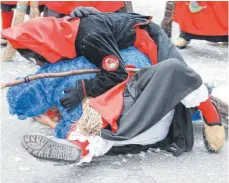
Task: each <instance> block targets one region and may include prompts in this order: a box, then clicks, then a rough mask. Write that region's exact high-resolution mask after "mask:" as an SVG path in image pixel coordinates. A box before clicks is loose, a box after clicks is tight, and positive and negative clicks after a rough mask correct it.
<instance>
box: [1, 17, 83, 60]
mask: <svg viewBox="0 0 229 183" xmlns="http://www.w3.org/2000/svg"><path fill="white" fill-rule="evenodd" d="M69 18H70V17H64V18H59V19H57V18H54V17H39V18H34V19H31V20H28V21H26V22H24V23H20V24H17V25H15V26H13V27H10V28H7V29H4V30H3V31H2V37H4V38H6V39H7V40H8V41H9V42H10V44H11V45H12V46H13V47H14V48H16V49H17V48H18V49H29V50H32V51H34V52H36V53H38V54H40V55H41V56H43V57H44V58H45V59H46V60H47V61H49V62H50V63H55V62H57V61H58V60H60V59H61V58H69V59H73V58H75V57H76V50H75V39H76V36H77V34H78V28H79V24H80V19H79V18H75V19H72V20H70V21H69V20H68V19H69Z"/></svg>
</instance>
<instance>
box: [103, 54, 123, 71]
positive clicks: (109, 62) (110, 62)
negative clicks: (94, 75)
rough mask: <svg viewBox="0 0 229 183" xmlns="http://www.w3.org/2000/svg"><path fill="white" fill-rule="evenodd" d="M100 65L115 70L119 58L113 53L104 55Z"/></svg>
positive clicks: (108, 69)
mask: <svg viewBox="0 0 229 183" xmlns="http://www.w3.org/2000/svg"><path fill="white" fill-rule="evenodd" d="M102 66H103V69H105V70H107V71H116V70H117V68H118V66H119V60H118V58H117V57H115V56H113V55H109V56H106V57H104V59H103V61H102Z"/></svg>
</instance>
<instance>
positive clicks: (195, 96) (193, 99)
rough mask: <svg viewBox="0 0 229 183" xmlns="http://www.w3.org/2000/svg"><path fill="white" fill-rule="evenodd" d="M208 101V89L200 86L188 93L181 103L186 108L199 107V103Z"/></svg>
mask: <svg viewBox="0 0 229 183" xmlns="http://www.w3.org/2000/svg"><path fill="white" fill-rule="evenodd" d="M207 99H208V89H207V87H206V86H205V85H204V84H202V85H201V86H200V87H199V88H197V89H196V90H194V91H193V92H191V93H189V94H188V95H187V96H186V97H185V98H184V99H183V100H181V103H182V104H184V105H185V107H187V108H191V107H196V106H199V105H200V103H201V102H204V101H206V100H207Z"/></svg>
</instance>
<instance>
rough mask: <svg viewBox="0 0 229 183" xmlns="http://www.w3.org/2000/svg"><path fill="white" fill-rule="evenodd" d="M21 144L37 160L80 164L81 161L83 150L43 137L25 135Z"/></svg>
mask: <svg viewBox="0 0 229 183" xmlns="http://www.w3.org/2000/svg"><path fill="white" fill-rule="evenodd" d="M21 144H22V146H23V147H24V148H25V149H26V151H28V152H29V153H30V154H31V155H32V156H34V157H36V158H41V159H46V160H52V161H67V162H79V161H80V159H81V150H80V149H78V148H77V147H74V146H71V145H67V144H62V143H59V142H56V141H53V140H51V139H49V138H47V137H44V136H42V135H25V136H24V137H23V139H22V142H21Z"/></svg>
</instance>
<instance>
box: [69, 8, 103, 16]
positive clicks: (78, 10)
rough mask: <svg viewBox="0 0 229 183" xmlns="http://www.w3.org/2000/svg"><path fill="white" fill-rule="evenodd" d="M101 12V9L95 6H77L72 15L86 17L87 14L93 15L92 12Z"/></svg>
mask: <svg viewBox="0 0 229 183" xmlns="http://www.w3.org/2000/svg"><path fill="white" fill-rule="evenodd" d="M97 13H100V11H99V10H97V9H95V8H93V7H83V6H81V7H77V8H75V9H74V10H73V11H72V12H71V13H70V17H72V18H75V17H79V18H81V17H85V16H86V15H91V14H97Z"/></svg>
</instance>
